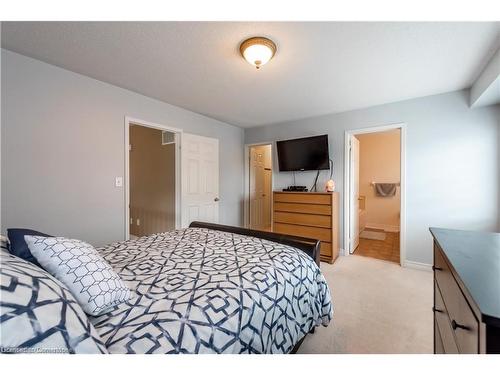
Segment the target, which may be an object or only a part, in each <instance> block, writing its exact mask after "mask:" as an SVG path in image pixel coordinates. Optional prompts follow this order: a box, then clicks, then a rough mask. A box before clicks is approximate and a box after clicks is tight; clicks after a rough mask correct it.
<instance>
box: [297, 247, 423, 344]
mask: <svg viewBox="0 0 500 375" xmlns="http://www.w3.org/2000/svg"><path fill="white" fill-rule="evenodd" d="M321 269H322V271H323V273H324V275H325V277H326V279H327V281H328V285H329V286H330V290H331V292H332V298H333V306H334V307H333V308H334V312H333V321H332V322H331V323H330V325H329V326H328V327H318V328H316V333H314V334H312V335H308V337H306V339H305V340H304V342H303V344H302V346H301V347H300V349H299V353H302V354H306V353H318V354H319V353H346V354H349V353H352V354H355V353H432V351H433V337H432V335H433V316H432V310H431V309H432V298H433V291H432V283H433V280H432V272H430V271H419V270H414V269H410V268H402V267H400V266H399V265H397V264H395V263H392V262H387V261H382V260H377V259H373V258H367V257H362V256H356V255H353V256H348V257H339V259H337V261H336V262H335V264H333V265H330V264H326V263H321Z"/></svg>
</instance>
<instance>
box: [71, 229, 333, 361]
mask: <svg viewBox="0 0 500 375" xmlns="http://www.w3.org/2000/svg"><path fill="white" fill-rule="evenodd" d="M97 250H98V251H99V253H100V254H101V255H102V256H103V257H104V259H105V260H106V261H107V262H109V264H110V265H111V266H112V268H113V269H114V270H115V271H116V272H118V274H119V275H120V277H121V278H122V279H123V280H124V281H125V283H126V284H127V286H129V287H130V289H131V290H132V298H131V299H130V300H129V301H128V302H125V303H121V304H119V305H117V306H115V307H114V308H112V310H111V311H109V312H107V313H105V314H102V315H99V316H96V317H94V316H88V318H89V321H90V322H91V326H92V327H86V328H85V329H86V331H87V334H86V336H85V338H86V339H87V337H96V338H95V344H94V346H95V347H98V348H99V350H100V351H104V350H103V349H102V346H104V347H105V351H107V352H109V353H293V352H295V351H296V350H297V349H298V347H299V346H300V343H301V342H302V340H303V339H304V337H305V336H306V335H307V334H308V333H309V332H311V331H313V330H314V328H315V327H317V326H320V325H323V326H326V325H328V324H329V323H330V321H331V319H332V311H333V309H332V302H331V297H330V291H329V288H328V285H327V283H326V280H325V278H324V276H323V275H322V273H321V271H320V269H319V242H318V241H314V240H309V239H304V238H300V237H293V236H285V235H279V234H275V233H267V232H259V231H252V230H248V229H242V228H236V227H229V226H221V225H216V224H208V223H199V222H194V223H192V224H191V226H190V228H187V229H183V230H176V231H172V232H166V233H160V234H155V235H152V236H147V237H141V238H138V239H135V240H129V241H124V242H117V243H113V244H110V245H108V246H105V247H102V248H98V249H97ZM94 328H95V332H96V333H95V334H94ZM87 341H88V340H87ZM86 344H87V343H86ZM87 346H88V345H87ZM70 352H71V351H70Z"/></svg>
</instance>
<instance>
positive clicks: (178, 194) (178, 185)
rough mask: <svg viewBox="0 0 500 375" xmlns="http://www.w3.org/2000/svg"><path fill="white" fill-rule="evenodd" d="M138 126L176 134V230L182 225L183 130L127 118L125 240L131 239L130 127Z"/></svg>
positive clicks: (125, 144)
mask: <svg viewBox="0 0 500 375" xmlns="http://www.w3.org/2000/svg"><path fill="white" fill-rule="evenodd" d="M132 124H136V125H139V126H144V127H146V128H152V129H157V130H166V131H169V132H172V133H174V134H175V229H179V228H180V227H181V223H182V220H181V219H182V217H181V215H182V211H181V207H182V201H181V200H182V194H181V153H180V150H181V142H182V129H179V128H174V127H172V126H168V125H163V124H157V123H154V122H150V121H145V120H140V119H137V118H133V117H130V116H125V124H124V127H125V137H124V138H125V142H124V150H125V179H124V180H125V181H124V188H125V192H124V193H125V240H129V239H130V149H129V145H130V125H132Z"/></svg>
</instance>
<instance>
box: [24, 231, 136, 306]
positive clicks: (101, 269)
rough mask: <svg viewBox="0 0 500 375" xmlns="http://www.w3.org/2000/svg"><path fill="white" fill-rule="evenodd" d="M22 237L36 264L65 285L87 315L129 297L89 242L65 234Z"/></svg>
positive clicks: (128, 291) (116, 276) (121, 283)
mask: <svg viewBox="0 0 500 375" xmlns="http://www.w3.org/2000/svg"><path fill="white" fill-rule="evenodd" d="M24 239H25V240H26V243H27V244H28V247H29V249H30V251H31V254H33V256H34V257H35V258H36V260H37V261H38V263H40V265H41V266H42V267H43V268H44V269H45V270H46V271H48V272H49V273H50V274H52V275H53V276H54V277H55V278H56V279H58V280H59V281H60V282H62V283H63V284H64V285H66V286H67V287H68V289H69V290H70V291H71V293H72V294H73V296H74V297H75V299H76V300H77V301H78V303H79V304H80V305H81V306H82V308H83V310H84V311H85V312H86V313H87V314H90V315H94V316H96V315H100V314H103V313H105V312H107V311H108V310H109V309H110V308H112V307H113V306H115V305H117V304H119V303H122V302H125V301H128V300H129V299H130V289H129V288H127V286H126V285H125V283H124V282H123V280H122V279H121V278H120V276H118V274H117V273H116V272H115V271H114V270H113V269H112V268H111V266H110V265H109V264H108V263H107V262H106V261H105V260H104V259H103V257H101V256H100V255H99V253H98V252H97V250H96V249H94V247H93V246H92V245H89V244H88V243H86V242H83V241H79V240H72V239H68V238H64V237H41V236H24Z"/></svg>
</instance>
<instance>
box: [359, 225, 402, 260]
mask: <svg viewBox="0 0 500 375" xmlns="http://www.w3.org/2000/svg"><path fill="white" fill-rule="evenodd" d="M370 230H373V229H370ZM385 234H386V237H385V241H379V240H368V239H366V238H360V239H359V246H358V248H357V249H356V251H354V255H361V256H365V257H370V258H376V259H381V260H387V261H390V262H395V263H399V232H396V233H394V232H385Z"/></svg>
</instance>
